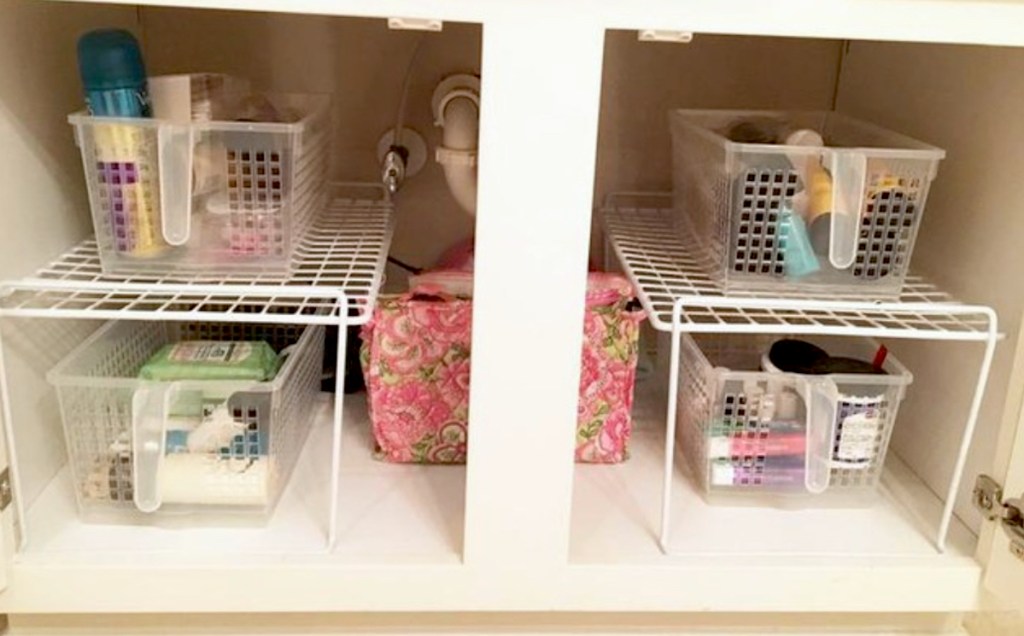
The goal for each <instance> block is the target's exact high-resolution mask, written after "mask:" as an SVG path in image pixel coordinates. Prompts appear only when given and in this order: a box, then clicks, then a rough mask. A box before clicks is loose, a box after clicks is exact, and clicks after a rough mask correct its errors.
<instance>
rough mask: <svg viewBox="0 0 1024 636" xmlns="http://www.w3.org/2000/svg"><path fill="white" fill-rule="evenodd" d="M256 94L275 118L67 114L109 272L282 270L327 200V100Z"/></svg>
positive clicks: (288, 267)
mask: <svg viewBox="0 0 1024 636" xmlns="http://www.w3.org/2000/svg"><path fill="white" fill-rule="evenodd" d="M261 98H262V99H265V100H266V103H267V104H269V105H270V106H268V107H266V108H268V109H270V110H272V111H273V112H276V113H278V114H280V115H281V119H282V121H281V122H275V123H256V122H246V121H192V122H191V123H174V122H172V121H167V120H160V119H133V118H115V117H92V116H89V115H87V114H85V113H76V114H73V115H71V116H69V118H68V120H69V121H70V122H71V124H72V125H73V126H74V128H75V138H76V141H77V143H78V145H79V147H80V148H81V151H82V165H83V167H84V170H85V180H86V183H87V185H88V190H89V205H90V207H91V209H92V218H93V225H94V227H95V231H96V242H97V244H98V248H99V253H100V259H101V261H102V265H103V271H104V272H105V273H107V274H119V275H132V274H162V275H168V274H174V273H175V272H182V273H189V272H191V273H207V274H210V275H213V276H216V275H218V274H231V273H267V274H273V275H287V274H288V273H290V271H291V269H292V266H293V264H294V258H293V256H294V251H295V248H296V246H297V245H298V244H299V242H300V241H301V240H302V237H303V235H304V234H305V232H306V230H307V229H308V228H309V226H310V225H311V223H312V222H313V220H314V216H315V215H316V213H317V212H318V210H319V209H320V208H322V206H323V205H324V203H325V193H326V190H325V179H326V170H327V161H328V144H329V137H330V127H329V122H330V118H329V110H328V103H329V100H328V99H327V98H326V97H324V96H315V95H272V94H268V95H262V96H261Z"/></svg>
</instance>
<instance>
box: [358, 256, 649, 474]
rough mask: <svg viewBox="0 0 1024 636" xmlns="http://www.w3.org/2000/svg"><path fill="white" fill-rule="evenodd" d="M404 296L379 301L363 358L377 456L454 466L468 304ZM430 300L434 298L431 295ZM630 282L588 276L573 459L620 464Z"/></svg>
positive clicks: (635, 314) (631, 355) (626, 404)
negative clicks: (574, 455) (574, 456)
mask: <svg viewBox="0 0 1024 636" xmlns="http://www.w3.org/2000/svg"><path fill="white" fill-rule="evenodd" d="M423 289H424V290H427V289H429V290H430V294H429V295H428V294H423V293H417V292H415V291H414V292H411V293H409V294H404V295H400V296H385V297H382V298H380V299H379V300H378V302H377V306H376V308H375V309H374V314H373V319H372V320H371V321H370V323H369V324H368V325H367V326H366V327H364V328H363V332H362V334H361V335H362V339H363V346H362V350H361V359H362V365H363V374H364V376H365V379H366V387H367V396H368V397H367V402H368V404H369V409H370V419H371V421H372V423H373V434H374V438H375V440H376V444H377V455H378V457H380V458H381V459H385V460H387V461H393V462H421V463H461V462H464V461H465V460H466V445H467V442H468V433H467V430H466V423H467V421H468V419H469V364H470V334H471V326H472V314H473V304H472V302H473V301H472V300H470V299H467V298H455V297H451V296H448V295H446V294H443V293H440V294H437V292H436V286H434V285H428V284H424V286H423ZM435 294H436V295H435ZM632 297H633V289H632V287H631V286H630V285H629V282H628V281H627V280H626V279H624V278H623V277H621V276H618V275H614V274H603V273H592V274H590V279H589V284H588V293H587V310H586V316H585V319H584V334H583V338H582V343H581V344H582V373H581V374H580V402H579V415H578V418H577V426H576V460H577V461H581V462H597V463H612V462H620V461H623V460H624V459H626V457H627V456H628V454H627V450H626V449H627V445H628V442H629V435H630V431H631V429H632V417H631V411H632V408H633V384H634V380H635V377H636V362H637V343H638V338H639V332H640V322H641V321H642V320H643V318H644V315H643V312H642V311H640V310H634V309H630V308H628V307H627V304H628V303H629V300H630V299H631V298H632Z"/></svg>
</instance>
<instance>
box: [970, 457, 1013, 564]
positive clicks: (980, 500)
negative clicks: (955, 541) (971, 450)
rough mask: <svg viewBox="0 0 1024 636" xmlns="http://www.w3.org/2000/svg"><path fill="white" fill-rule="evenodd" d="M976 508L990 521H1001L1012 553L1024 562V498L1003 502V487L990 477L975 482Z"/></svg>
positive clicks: (984, 476) (981, 476)
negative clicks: (1008, 538)
mask: <svg viewBox="0 0 1024 636" xmlns="http://www.w3.org/2000/svg"><path fill="white" fill-rule="evenodd" d="M974 507H975V508H977V509H978V510H980V511H981V514H983V515H985V518H986V519H988V520H989V521H997V520H998V521H999V525H1001V526H1002V527H1003V531H1005V532H1006V535H1007V536H1008V537H1010V552H1012V553H1013V554H1014V556H1016V557H1017V558H1019V559H1021V560H1024V497H1021V498H1018V499H1007V500H1003V487H1002V486H1000V485H999V482H997V481H996V480H994V479H992V478H991V477H989V476H988V475H979V476H978V479H977V481H975V482H974Z"/></svg>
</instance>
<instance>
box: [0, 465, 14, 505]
mask: <svg viewBox="0 0 1024 636" xmlns="http://www.w3.org/2000/svg"><path fill="white" fill-rule="evenodd" d="M13 500H14V491H13V490H12V489H11V469H10V468H5V469H3V471H2V472H0V512H3V511H4V510H7V506H9V505H11V501H13Z"/></svg>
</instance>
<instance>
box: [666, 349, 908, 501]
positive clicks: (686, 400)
mask: <svg viewBox="0 0 1024 636" xmlns="http://www.w3.org/2000/svg"><path fill="white" fill-rule="evenodd" d="M777 339H778V338H773V337H769V336H746V335H742V336H741V335H732V334H729V335H718V334H716V335H703V334H702V335H697V336H694V337H691V336H689V335H686V334H684V335H683V337H682V341H681V345H682V346H681V355H680V364H681V367H680V372H681V373H680V387H679V399H678V408H679V410H678V413H679V420H678V429H677V430H678V431H679V438H680V442H681V445H682V448H683V452H684V454H685V455H686V456H687V458H688V460H689V462H688V463H689V464H690V466H691V468H692V470H693V472H694V474H695V476H696V478H697V480H698V482H699V484H700V486H701V487H702V488H703V489H704V490H705V492H706V493H707V494H708V496H709V499H711V500H713V501H726V502H735V501H737V500H746V502H748V503H772V502H773V501H775V502H781V501H790V502H793V501H799V502H800V503H801V504H802V505H836V504H838V505H863V504H865V503H869V502H870V501H871V499H872V496H873V495H874V494H875V492H876V488H877V486H878V482H879V479H880V478H881V474H882V468H883V465H884V463H885V454H886V450H887V449H888V447H889V438H890V436H891V435H892V429H893V425H894V423H895V422H896V414H897V411H898V409H899V405H900V402H901V401H902V399H903V396H904V393H905V391H906V387H907V386H908V385H909V384H910V383H911V381H912V380H913V376H911V374H910V372H909V371H907V369H906V368H905V367H904V366H903V365H902V364H900V362H899V361H898V360H897V359H896V358H895V357H894V356H892V355H891V354H888V355H887V356H886V357H885V362H884V364H883V365H882V369H883V370H884V371H885V372H886V374H878V375H875V374H857V373H844V374H829V375H805V374H797V373H783V372H779V371H778V369H775V368H774V367H773V366H771V363H770V362H769V361H767V359H766V356H765V354H766V353H767V352H768V350H769V348H770V347H771V344H772V342H774V341H775V340H777ZM799 339H800V340H805V341H808V342H811V343H813V344H815V345H817V346H819V347H821V348H823V349H825V350H826V351H827V352H828V353H829V354H830V355H832V356H845V357H849V358H855V359H858V360H866V361H872V360H874V359H875V356H876V354H878V352H879V345H878V343H876V342H874V341H872V340H867V339H861V338H817V337H802V336H801V337H800V338H799ZM764 368H768V369H771V370H769V371H765V370H763V369H764Z"/></svg>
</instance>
